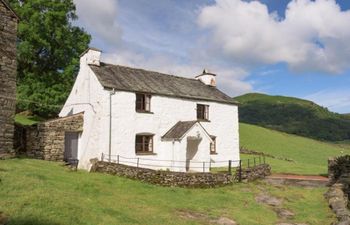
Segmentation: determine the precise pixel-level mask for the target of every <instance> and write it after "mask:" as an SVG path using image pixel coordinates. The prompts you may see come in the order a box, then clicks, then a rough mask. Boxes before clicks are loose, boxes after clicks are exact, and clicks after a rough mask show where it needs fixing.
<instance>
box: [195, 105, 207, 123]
mask: <svg viewBox="0 0 350 225" xmlns="http://www.w3.org/2000/svg"><path fill="white" fill-rule="evenodd" d="M197 119H198V120H209V105H201V104H197Z"/></svg>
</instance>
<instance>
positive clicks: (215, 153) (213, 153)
mask: <svg viewBox="0 0 350 225" xmlns="http://www.w3.org/2000/svg"><path fill="white" fill-rule="evenodd" d="M217 154H218V153H217V152H211V153H210V155H217Z"/></svg>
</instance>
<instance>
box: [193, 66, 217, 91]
mask: <svg viewBox="0 0 350 225" xmlns="http://www.w3.org/2000/svg"><path fill="white" fill-rule="evenodd" d="M215 77H216V74H214V73H209V72H208V70H206V69H204V70H203V73H202V74H200V75H198V76H196V77H195V78H196V79H197V80H200V81H201V82H202V83H204V84H205V85H208V86H211V87H216V79H215Z"/></svg>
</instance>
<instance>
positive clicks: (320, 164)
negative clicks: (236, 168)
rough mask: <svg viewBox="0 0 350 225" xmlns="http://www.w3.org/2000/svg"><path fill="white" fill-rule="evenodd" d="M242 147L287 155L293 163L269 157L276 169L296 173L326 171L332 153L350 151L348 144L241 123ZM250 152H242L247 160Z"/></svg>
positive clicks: (270, 162)
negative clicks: (336, 143)
mask: <svg viewBox="0 0 350 225" xmlns="http://www.w3.org/2000/svg"><path fill="white" fill-rule="evenodd" d="M239 133H240V145H241V146H242V147H245V148H248V149H251V150H255V151H260V152H264V153H268V154H271V155H273V156H275V157H281V158H288V159H292V160H294V162H288V161H285V160H279V159H272V158H267V161H268V163H269V164H271V166H272V170H273V172H278V173H295V174H327V159H328V158H329V157H330V156H338V155H342V154H350V147H349V146H348V145H341V146H340V145H335V144H329V143H324V142H320V141H316V140H313V139H308V138H304V137H299V136H295V135H290V134H286V133H282V132H278V131H274V130H269V129H265V128H262V127H258V126H254V125H249V124H244V123H241V124H240V131H239ZM248 157H250V158H251V157H252V156H247V155H242V159H246V158H248Z"/></svg>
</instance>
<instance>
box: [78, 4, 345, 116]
mask: <svg viewBox="0 0 350 225" xmlns="http://www.w3.org/2000/svg"><path fill="white" fill-rule="evenodd" d="M74 2H75V4H76V7H77V14H78V17H79V18H78V20H77V21H74V24H75V25H77V26H80V27H83V28H84V29H85V30H86V31H87V32H88V33H90V34H91V36H92V42H91V44H90V46H91V47H96V48H99V49H101V50H102V52H103V54H102V61H105V62H108V63H113V64H119V65H126V66H131V67H136V68H144V69H149V70H154V71H159V72H163V73H169V74H174V75H179V76H184V77H195V76H196V75H199V74H201V72H202V71H203V69H204V68H205V69H207V70H209V71H210V72H212V73H215V74H217V77H216V79H217V83H218V88H219V89H220V90H222V91H224V92H225V93H227V94H228V95H230V96H238V95H241V94H245V93H250V92H259V93H266V94H271V95H284V96H293V97H299V98H305V99H308V100H311V101H314V102H316V103H318V104H320V105H322V106H324V107H327V108H329V109H330V110H332V111H334V112H339V113H350V87H349V85H350V44H349V43H350V1H349V0H260V1H252V0H99V1H96V0H74Z"/></svg>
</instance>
